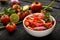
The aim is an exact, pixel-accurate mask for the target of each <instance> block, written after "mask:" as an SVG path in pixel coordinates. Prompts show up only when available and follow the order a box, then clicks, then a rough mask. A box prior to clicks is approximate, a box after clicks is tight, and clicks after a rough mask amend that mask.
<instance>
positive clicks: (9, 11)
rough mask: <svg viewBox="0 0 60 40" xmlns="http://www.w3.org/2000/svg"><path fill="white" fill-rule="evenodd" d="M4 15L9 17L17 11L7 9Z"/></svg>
mask: <svg viewBox="0 0 60 40" xmlns="http://www.w3.org/2000/svg"><path fill="white" fill-rule="evenodd" d="M4 14H7V15H11V14H15V10H13V9H12V8H5V9H4Z"/></svg>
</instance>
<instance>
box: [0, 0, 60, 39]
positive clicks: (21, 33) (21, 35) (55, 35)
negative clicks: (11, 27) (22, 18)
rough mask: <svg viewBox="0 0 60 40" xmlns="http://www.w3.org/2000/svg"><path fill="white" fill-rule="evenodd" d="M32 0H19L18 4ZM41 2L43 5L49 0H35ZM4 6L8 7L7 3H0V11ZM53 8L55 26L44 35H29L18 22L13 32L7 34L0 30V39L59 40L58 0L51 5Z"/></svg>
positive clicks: (59, 14) (59, 0)
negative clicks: (50, 31)
mask: <svg viewBox="0 0 60 40" xmlns="http://www.w3.org/2000/svg"><path fill="white" fill-rule="evenodd" d="M33 1H34V0H20V4H21V5H22V6H23V5H26V4H27V5H28V4H31V3H32V2H33ZM37 1H40V2H42V4H43V5H48V4H49V3H50V2H51V0H37ZM1 7H2V8H1ZM4 7H10V5H9V4H6V5H0V12H1V11H3V8H4ZM52 7H53V8H54V9H53V11H52V12H50V13H51V15H52V16H54V17H55V19H56V22H57V23H56V26H55V29H54V31H53V32H52V33H51V34H50V35H48V36H45V37H41V38H37V37H33V36H31V35H29V34H28V33H27V32H26V31H25V29H24V27H23V24H22V23H21V24H18V25H17V29H16V31H15V32H14V33H12V34H9V33H8V32H7V31H6V30H5V29H4V30H1V31H0V40H60V0H56V2H55V3H54V5H52Z"/></svg>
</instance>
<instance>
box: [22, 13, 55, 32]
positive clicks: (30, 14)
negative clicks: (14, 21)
mask: <svg viewBox="0 0 60 40" xmlns="http://www.w3.org/2000/svg"><path fill="white" fill-rule="evenodd" d="M33 14H40V13H33ZM33 14H30V15H28V16H26V17H25V18H24V20H23V26H24V28H25V29H28V30H30V31H35V30H31V29H29V28H27V27H26V26H25V24H24V21H25V19H26V18H27V17H29V16H32V15H33ZM51 17H52V19H53V21H54V25H53V26H52V27H51V28H49V29H46V30H43V31H47V30H50V29H52V28H54V27H55V25H56V20H55V18H54V17H53V16H52V15H51ZM43 31H35V32H43Z"/></svg>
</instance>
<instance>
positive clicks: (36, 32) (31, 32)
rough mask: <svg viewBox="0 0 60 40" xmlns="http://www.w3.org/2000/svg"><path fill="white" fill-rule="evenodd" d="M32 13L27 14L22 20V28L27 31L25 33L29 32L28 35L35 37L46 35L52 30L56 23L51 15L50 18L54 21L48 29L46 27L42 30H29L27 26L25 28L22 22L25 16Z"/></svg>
mask: <svg viewBox="0 0 60 40" xmlns="http://www.w3.org/2000/svg"><path fill="white" fill-rule="evenodd" d="M36 14H39V13H36ZM31 15H33V14H30V15H28V16H26V17H25V18H24V20H23V26H24V29H25V30H26V31H27V33H29V34H30V35H32V36H35V37H43V36H47V35H48V34H50V33H51V32H52V31H53V30H54V27H55V25H56V20H55V18H54V17H53V16H51V18H52V19H53V21H54V25H53V26H52V27H51V28H50V29H47V30H44V31H35V30H31V29H29V28H27V27H26V26H25V24H24V21H25V19H26V18H27V17H29V16H31Z"/></svg>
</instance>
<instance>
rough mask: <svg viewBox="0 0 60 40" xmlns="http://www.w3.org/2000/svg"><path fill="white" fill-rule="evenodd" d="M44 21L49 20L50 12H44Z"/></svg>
mask: <svg viewBox="0 0 60 40" xmlns="http://www.w3.org/2000/svg"><path fill="white" fill-rule="evenodd" d="M45 21H50V13H46V14H45Z"/></svg>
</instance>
